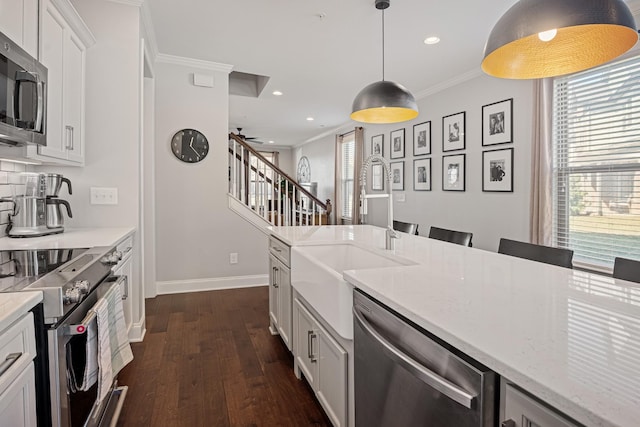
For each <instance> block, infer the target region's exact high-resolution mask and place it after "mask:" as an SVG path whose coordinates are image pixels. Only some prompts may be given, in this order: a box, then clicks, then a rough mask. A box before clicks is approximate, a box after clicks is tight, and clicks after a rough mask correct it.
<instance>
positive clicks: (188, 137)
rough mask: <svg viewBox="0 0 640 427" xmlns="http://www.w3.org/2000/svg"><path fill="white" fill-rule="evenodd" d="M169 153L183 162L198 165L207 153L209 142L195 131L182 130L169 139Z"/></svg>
mask: <svg viewBox="0 0 640 427" xmlns="http://www.w3.org/2000/svg"><path fill="white" fill-rule="evenodd" d="M171 151H172V152H173V154H174V155H175V156H176V157H177V158H178V159H180V160H182V161H183V162H187V163H198V162H199V161H200V160H202V159H204V158H205V157H207V154H208V153H209V141H207V138H206V137H205V136H204V135H203V134H202V133H201V132H198V131H197V130H195V129H182V130H179V131H178V132H176V134H175V135H173V138H172V139H171Z"/></svg>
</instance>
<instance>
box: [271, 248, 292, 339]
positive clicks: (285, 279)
mask: <svg viewBox="0 0 640 427" xmlns="http://www.w3.org/2000/svg"><path fill="white" fill-rule="evenodd" d="M269 320H270V323H271V333H273V334H279V335H280V338H282V341H284V343H285V345H286V346H287V348H288V349H289V350H291V269H290V268H289V267H287V266H286V265H285V264H284V263H283V262H282V261H280V259H278V258H276V257H275V256H274V255H273V254H270V255H269Z"/></svg>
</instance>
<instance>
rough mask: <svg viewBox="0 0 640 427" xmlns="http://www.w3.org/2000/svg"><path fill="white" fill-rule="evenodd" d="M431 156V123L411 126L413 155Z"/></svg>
mask: <svg viewBox="0 0 640 427" xmlns="http://www.w3.org/2000/svg"><path fill="white" fill-rule="evenodd" d="M426 154H431V122H424V123H420V124H417V125H413V155H414V156H424V155H426Z"/></svg>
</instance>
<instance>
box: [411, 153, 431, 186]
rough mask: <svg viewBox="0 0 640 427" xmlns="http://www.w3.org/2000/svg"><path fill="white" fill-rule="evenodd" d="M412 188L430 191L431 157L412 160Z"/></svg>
mask: <svg viewBox="0 0 640 427" xmlns="http://www.w3.org/2000/svg"><path fill="white" fill-rule="evenodd" d="M413 189H414V190H415V191H431V159H415V160H414V161H413Z"/></svg>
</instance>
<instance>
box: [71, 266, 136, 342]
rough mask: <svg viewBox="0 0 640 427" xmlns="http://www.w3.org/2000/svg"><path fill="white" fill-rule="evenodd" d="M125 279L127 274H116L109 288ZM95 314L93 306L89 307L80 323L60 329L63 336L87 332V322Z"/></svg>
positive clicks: (93, 317)
mask: <svg viewBox="0 0 640 427" xmlns="http://www.w3.org/2000/svg"><path fill="white" fill-rule="evenodd" d="M126 280H127V276H116V278H115V280H114V281H112V282H111V283H112V284H111V286H110V288H111V287H112V286H121V285H122V282H126ZM96 314H97V313H96V310H95V309H94V308H93V307H91V308H90V309H89V310H88V311H87V315H86V316H84V319H82V321H81V322H80V323H77V324H72V325H67V326H64V329H63V331H62V332H63V334H64V335H65V336H73V335H81V334H84V333H85V332H87V328H88V327H89V324H90V323H91V322H93V320H94V319H95V318H96Z"/></svg>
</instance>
